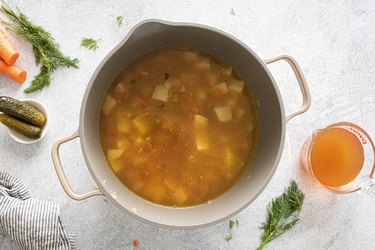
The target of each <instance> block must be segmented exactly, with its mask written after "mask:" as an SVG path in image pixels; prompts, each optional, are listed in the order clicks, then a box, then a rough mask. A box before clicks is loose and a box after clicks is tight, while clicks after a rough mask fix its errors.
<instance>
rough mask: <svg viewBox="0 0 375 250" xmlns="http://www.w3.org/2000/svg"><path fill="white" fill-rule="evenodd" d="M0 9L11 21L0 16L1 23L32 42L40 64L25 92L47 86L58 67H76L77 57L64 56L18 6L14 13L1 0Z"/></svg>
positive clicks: (48, 35) (44, 32) (44, 31)
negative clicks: (37, 72) (36, 73)
mask: <svg viewBox="0 0 375 250" xmlns="http://www.w3.org/2000/svg"><path fill="white" fill-rule="evenodd" d="M0 11H1V12H3V13H4V14H6V15H7V16H8V17H9V18H10V20H11V21H12V23H10V22H7V21H5V20H3V19H1V18H0V21H1V23H2V24H4V25H6V26H7V30H10V31H12V32H14V33H15V34H17V35H19V36H20V37H23V38H24V39H26V40H27V41H29V42H30V43H31V44H32V46H33V52H34V56H35V62H36V64H37V65H39V64H41V68H40V72H39V74H38V75H37V76H35V78H34V79H33V80H32V81H31V85H30V86H29V87H28V88H26V89H25V90H24V92H25V93H31V92H34V91H36V90H41V89H42V88H44V87H46V86H48V85H49V84H50V83H51V74H52V72H53V71H55V70H56V69H57V68H59V67H74V68H78V66H79V61H78V59H71V58H70V57H67V56H65V55H64V54H63V53H62V52H61V51H60V49H59V45H58V44H57V42H56V41H55V39H54V38H53V37H52V35H51V34H50V33H49V32H48V31H46V30H44V29H43V28H42V27H41V26H38V25H34V24H33V23H32V22H31V21H30V20H29V18H28V17H27V16H26V15H25V14H23V13H22V12H21V11H20V9H18V7H17V13H15V12H14V11H13V10H12V9H11V8H10V6H9V5H8V4H7V3H5V2H4V1H2V6H1V8H0Z"/></svg>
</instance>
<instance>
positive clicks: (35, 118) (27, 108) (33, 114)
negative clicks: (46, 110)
mask: <svg viewBox="0 0 375 250" xmlns="http://www.w3.org/2000/svg"><path fill="white" fill-rule="evenodd" d="M0 112H4V113H5V114H8V115H11V116H14V117H16V118H18V119H21V120H23V121H25V122H28V123H30V124H33V125H36V126H38V127H43V126H44V124H45V123H46V116H45V115H44V114H43V113H42V112H40V111H39V110H38V109H36V108H35V107H34V106H32V105H30V104H28V103H25V102H21V101H18V100H16V99H14V98H11V97H7V96H0Z"/></svg>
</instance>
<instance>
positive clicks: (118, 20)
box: [116, 16, 124, 27]
mask: <svg viewBox="0 0 375 250" xmlns="http://www.w3.org/2000/svg"><path fill="white" fill-rule="evenodd" d="M123 19H124V17H123V16H117V17H116V23H117V26H118V27H121V25H122V20H123Z"/></svg>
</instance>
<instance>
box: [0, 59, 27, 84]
mask: <svg viewBox="0 0 375 250" xmlns="http://www.w3.org/2000/svg"><path fill="white" fill-rule="evenodd" d="M0 73H3V74H4V75H6V76H8V77H10V78H12V79H13V80H15V81H16V82H18V83H23V82H24V81H25V80H26V77H27V72H26V70H23V69H20V68H17V67H15V66H12V65H11V66H9V65H8V64H6V63H5V62H4V61H3V60H1V59H0Z"/></svg>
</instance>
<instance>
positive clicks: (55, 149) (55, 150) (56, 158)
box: [51, 130, 103, 201]
mask: <svg viewBox="0 0 375 250" xmlns="http://www.w3.org/2000/svg"><path fill="white" fill-rule="evenodd" d="M77 137H79V133H78V130H77V131H76V132H74V134H72V135H71V136H68V137H66V138H64V139H61V140H59V141H57V142H56V143H55V144H53V146H52V152H51V155H52V161H53V165H54V166H55V170H56V174H57V177H59V180H60V183H61V186H62V187H63V189H64V191H65V193H66V194H67V195H69V197H70V198H72V199H74V200H77V201H81V200H85V199H87V198H90V197H92V196H96V195H103V193H102V192H101V191H100V189H99V188H96V189H95V190H92V191H90V192H88V193H85V194H77V193H76V192H74V190H73V189H72V187H71V185H70V184H69V181H68V179H67V178H66V175H65V172H64V170H63V167H62V165H61V160H60V155H59V149H60V146H61V144H63V143H65V142H68V141H71V140H73V139H75V138H77Z"/></svg>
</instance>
